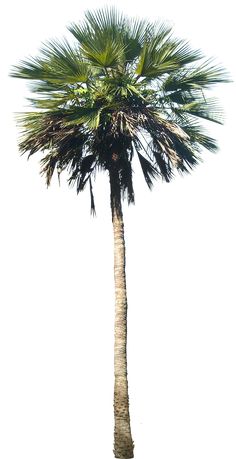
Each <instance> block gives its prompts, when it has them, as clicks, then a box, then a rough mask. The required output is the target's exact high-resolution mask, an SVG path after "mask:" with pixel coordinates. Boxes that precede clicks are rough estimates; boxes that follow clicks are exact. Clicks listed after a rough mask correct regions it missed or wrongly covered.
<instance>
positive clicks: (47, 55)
mask: <svg viewBox="0 0 236 459" xmlns="http://www.w3.org/2000/svg"><path fill="white" fill-rule="evenodd" d="M90 74H91V66H89V65H88V64H87V63H86V62H84V61H83V60H82V58H81V56H80V55H79V53H78V51H77V50H76V49H73V48H72V47H71V46H70V44H69V43H68V42H67V41H66V40H64V41H63V42H59V41H56V40H54V41H51V42H48V43H46V44H44V46H43V47H42V48H41V50H40V56H39V57H35V58H33V57H31V58H28V60H23V61H21V63H20V64H19V65H18V66H15V67H13V69H12V72H11V76H13V77H16V78H25V79H28V80H39V81H40V82H41V81H43V82H46V83H47V84H49V83H51V84H61V85H62V84H74V83H78V82H79V83H81V82H82V83H83V82H86V81H87V80H88V78H89V76H90ZM50 88H52V86H50Z"/></svg>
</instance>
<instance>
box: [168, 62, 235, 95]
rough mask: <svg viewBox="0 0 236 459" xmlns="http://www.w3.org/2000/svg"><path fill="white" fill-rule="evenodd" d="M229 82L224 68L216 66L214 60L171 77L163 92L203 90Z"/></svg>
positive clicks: (180, 71) (185, 69)
mask: <svg viewBox="0 0 236 459" xmlns="http://www.w3.org/2000/svg"><path fill="white" fill-rule="evenodd" d="M229 81H230V79H229V75H228V72H226V71H225V69H224V68H223V67H221V66H219V65H215V64H214V61H213V60H212V59H208V60H207V61H203V62H201V63H200V64H199V66H197V67H196V68H184V69H181V70H179V71H178V72H176V73H173V74H171V75H169V76H168V77H167V79H166V80H165V82H164V83H163V86H162V90H163V91H165V92H169V91H190V90H194V89H200V90H202V89H209V88H211V87H212V85H214V84H218V83H228V82H229Z"/></svg>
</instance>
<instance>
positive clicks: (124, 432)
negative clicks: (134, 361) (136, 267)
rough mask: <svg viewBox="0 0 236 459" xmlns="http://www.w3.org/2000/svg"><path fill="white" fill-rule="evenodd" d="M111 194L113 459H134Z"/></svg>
mask: <svg viewBox="0 0 236 459" xmlns="http://www.w3.org/2000/svg"><path fill="white" fill-rule="evenodd" d="M110 181H111V180H110ZM112 194H113V193H112V185H111V207H112V222H113V232H114V277H115V348H114V371H115V386H114V417H115V430H114V455H115V457H116V458H122V459H129V458H132V457H134V453H133V448H134V445H133V440H132V436H131V428H130V415H129V396H128V379H127V352H126V347H127V295H126V277H125V240H124V224H123V213H122V208H121V200H120V193H119V198H118V203H117V194H116V199H115V201H114V200H113V198H114V196H113V197H112ZM117 204H118V205H117Z"/></svg>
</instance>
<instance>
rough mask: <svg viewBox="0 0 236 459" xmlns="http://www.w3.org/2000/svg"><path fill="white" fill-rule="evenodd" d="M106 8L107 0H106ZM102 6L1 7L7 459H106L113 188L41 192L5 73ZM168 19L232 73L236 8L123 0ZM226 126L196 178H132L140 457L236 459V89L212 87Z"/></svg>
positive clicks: (135, 427) (131, 349)
mask: <svg viewBox="0 0 236 459" xmlns="http://www.w3.org/2000/svg"><path fill="white" fill-rule="evenodd" d="M109 3H110V2H107V4H109ZM101 5H103V2H100V1H99V2H94V1H87V2H86V5H85V4H82V3H81V4H80V3H79V2H78V1H74V0H67V1H66V2H63V3H61V4H60V3H59V2H58V1H55V0H51V1H50V0H48V1H45V0H41V2H37V3H35V2H29V1H27V0H21V1H19V2H17V3H13V2H10V1H9V2H6V4H5V6H4V10H3V14H1V21H2V24H1V34H2V37H1V50H2V51H1V117H2V121H1V169H0V175H1V176H0V186H1V238H0V242H1V246H2V247H1V264H2V274H1V281H2V287H1V322H0V341H1V351H0V352H1V361H0V364H1V380H0V385H1V389H0V397H1V399H0V403H1V407H0V412H1V414H0V421H1V429H0V431H1V442H0V457H1V459H21V458H24V459H68V458H70V459H78V458H81V459H82V458H83V459H91V458H99V459H100V458H101V459H110V458H112V457H113V454H112V448H113V407H112V404H113V308H114V295H113V240H112V226H111V219H110V211H109V190H108V184H107V180H106V177H105V176H102V177H101V178H100V179H99V180H97V186H96V188H95V192H96V202H97V214H98V216H97V218H96V219H92V218H91V217H90V213H89V196H88V193H86V192H85V193H84V194H83V195H81V196H79V197H77V196H76V192H75V190H73V189H72V190H70V189H68V188H67V186H66V180H64V183H63V185H62V186H61V188H59V187H58V184H57V183H56V181H55V182H54V183H53V185H52V187H51V188H50V189H48V190H47V189H46V188H45V184H44V180H43V179H42V178H41V177H40V175H39V173H38V170H39V167H38V159H39V157H37V156H36V157H35V158H33V159H32V160H31V161H29V162H27V161H26V157H20V156H19V154H18V150H17V129H16V127H15V121H14V117H13V112H16V111H22V110H24V108H25V100H24V98H25V96H26V90H25V88H26V85H25V82H20V81H17V80H13V79H10V78H9V77H8V73H9V70H10V66H11V65H13V64H17V63H18V62H19V60H20V59H22V58H24V57H26V56H28V55H29V54H32V55H35V54H36V53H37V50H38V48H39V46H40V43H41V42H42V41H45V40H47V39H49V38H53V37H61V36H62V35H63V34H64V33H65V31H66V25H68V24H69V23H70V22H72V21H77V20H80V19H81V18H82V13H83V11H84V8H94V7H97V6H101ZM119 8H120V9H122V10H123V11H124V12H125V13H127V14H137V15H140V16H149V17H150V18H151V19H153V20H154V19H156V18H158V17H161V18H163V19H168V20H170V21H171V22H172V23H173V24H174V25H175V31H176V35H179V36H181V37H184V38H188V39H189V40H190V42H191V43H192V45H193V46H194V47H197V48H198V47H200V48H202V49H203V51H204V52H205V54H206V55H207V56H212V55H213V56H216V57H217V60H218V62H220V63H222V64H223V65H224V66H225V67H226V68H227V69H228V70H229V71H230V73H231V75H232V78H233V79H234V78H235V74H236V71H235V70H236V69H235V52H234V51H235V49H234V45H233V42H234V41H235V24H234V22H235V20H234V16H235V15H234V13H233V7H232V3H231V1H229V0H226V1H224V2H222V3H220V4H219V5H217V4H216V3H215V2H209V1H208V2H207V1H202V0H199V1H198V2H195V3H193V2H189V1H188V2H187V1H184V0H179V1H178V2H177V1H175V2H174V1H173V0H172V2H155V3H152V2H151V1H150V0H146V1H145V2H143V3H142V4H141V3H140V4H138V3H137V2H128V1H123V0H122V1H120V2H119ZM214 94H215V95H217V96H218V97H219V98H220V100H221V104H222V105H223V107H224V110H225V115H226V122H225V125H224V126H223V127H220V126H217V125H216V126H213V127H212V128H211V134H212V135H213V136H215V137H216V138H217V139H218V141H219V145H220V151H219V153H218V154H217V155H212V154H205V155H204V159H205V161H204V163H203V164H202V165H201V166H200V167H199V168H198V169H197V170H196V171H195V172H194V174H193V175H192V176H188V177H185V178H184V179H183V178H180V177H178V178H176V179H175V180H174V181H173V182H172V183H171V184H163V183H161V182H158V183H157V184H156V186H155V189H154V190H153V192H152V193H150V192H149V190H147V189H146V187H145V184H144V183H143V182H142V181H141V177H140V176H139V174H138V173H137V174H136V179H135V183H136V206H135V207H130V208H128V209H127V208H126V207H125V209H124V214H125V224H126V245H127V285H128V299H129V315H128V321H129V326H128V365H129V386H130V409H131V421H132V432H133V437H134V442H135V458H136V459H146V458H153V459H178V458H181V459H200V458H201V459H211V458H212V459H225V458H227V459H235V457H236V442H235V430H236V395H235V394H236V391H235V387H236V371H235V353H236V333H235V329H236V313H235V308H236V301H235V299H236V295H235V257H236V253H235V252H236V251H235V230H236V228H235V166H236V156H235V155H236V153H235V101H236V100H235V84H230V85H227V86H226V85H225V86H224V87H223V86H220V87H218V88H215V91H214Z"/></svg>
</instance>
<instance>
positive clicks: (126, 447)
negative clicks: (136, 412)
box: [113, 419, 134, 459]
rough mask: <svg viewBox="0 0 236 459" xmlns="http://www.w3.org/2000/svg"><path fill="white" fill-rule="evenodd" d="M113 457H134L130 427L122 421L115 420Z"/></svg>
mask: <svg viewBox="0 0 236 459" xmlns="http://www.w3.org/2000/svg"><path fill="white" fill-rule="evenodd" d="M114 439H115V441H114V451H113V452H114V456H115V457H116V458H119V459H131V458H133V457H134V443H133V440H132V437H131V432H130V425H129V423H127V424H126V422H124V419H121V420H120V422H119V420H118V419H116V426H115V433H114Z"/></svg>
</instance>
